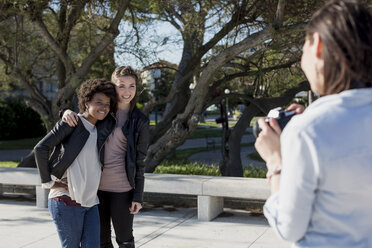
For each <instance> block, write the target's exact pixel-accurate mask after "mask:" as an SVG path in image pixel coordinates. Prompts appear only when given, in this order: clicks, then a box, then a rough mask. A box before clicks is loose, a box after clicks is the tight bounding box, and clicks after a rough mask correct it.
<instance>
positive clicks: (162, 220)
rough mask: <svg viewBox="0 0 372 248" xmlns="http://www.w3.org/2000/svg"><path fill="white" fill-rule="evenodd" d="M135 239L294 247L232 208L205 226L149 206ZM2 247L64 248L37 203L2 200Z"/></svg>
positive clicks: (191, 247) (233, 247) (151, 244)
mask: <svg viewBox="0 0 372 248" xmlns="http://www.w3.org/2000/svg"><path fill="white" fill-rule="evenodd" d="M134 236H135V240H136V247H141V248H209V247H210V248H220V247H221V248H222V247H224V248H225V247H228V248H240V247H241V248H243V247H244V248H248V247H249V248H289V247H290V244H289V243H287V242H284V241H281V240H279V239H278V238H277V237H276V236H275V234H274V232H273V230H272V229H271V228H270V227H269V226H268V224H267V222H266V219H265V218H264V217H263V216H262V215H259V216H257V215H254V214H251V213H249V212H247V211H241V210H231V209H225V213H223V214H222V215H220V216H219V217H217V218H216V219H214V220H213V221H210V222H200V221H198V220H197V217H196V209H194V208H174V207H172V206H163V207H154V206H145V208H144V209H143V211H141V212H140V213H139V214H138V215H136V216H135V218H134ZM114 240H115V237H113V241H114ZM0 247H4V248H5V247H6V248H49V247H53V248H54V247H60V245H59V239H58V236H57V233H56V228H55V225H54V223H53V221H52V220H51V217H50V215H49V213H48V210H47V209H40V208H36V207H35V202H30V201H15V200H4V199H0ZM115 247H117V245H116V244H115Z"/></svg>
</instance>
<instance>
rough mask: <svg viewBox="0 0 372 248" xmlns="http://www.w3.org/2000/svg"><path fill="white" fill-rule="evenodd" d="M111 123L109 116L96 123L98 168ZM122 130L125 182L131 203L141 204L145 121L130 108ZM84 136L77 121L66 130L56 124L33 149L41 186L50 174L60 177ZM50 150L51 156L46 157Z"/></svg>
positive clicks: (114, 120) (85, 137) (84, 130)
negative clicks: (125, 144)
mask: <svg viewBox="0 0 372 248" xmlns="http://www.w3.org/2000/svg"><path fill="white" fill-rule="evenodd" d="M60 114H61V115H62V114H63V111H62V112H61V113H60ZM115 124H116V118H115V117H114V115H113V114H112V113H110V114H109V115H107V117H106V118H105V119H104V120H102V121H98V122H97V124H96V127H97V147H98V153H99V158H100V162H101V164H102V165H103V164H104V154H105V152H104V145H105V142H106V140H107V138H108V136H109V135H110V134H111V133H112V132H113V130H114V128H115ZM122 131H123V134H124V136H125V137H126V139H127V144H128V147H127V152H126V153H125V166H126V167H125V169H126V173H127V177H128V181H129V183H130V185H131V186H132V187H133V189H134V193H133V201H135V202H139V203H142V202H143V190H144V185H145V177H144V171H145V164H144V159H145V157H146V153H147V147H148V144H149V119H148V118H147V117H146V116H145V115H144V114H143V113H142V112H141V111H140V110H138V109H137V108H134V109H133V110H132V111H131V112H130V113H129V116H128V120H127V121H126V122H125V124H124V126H123V128H122ZM88 137H89V132H88V131H87V130H86V129H85V127H84V125H83V123H82V122H81V120H80V119H79V121H78V125H77V126H76V127H70V126H69V125H68V124H67V123H64V122H62V121H59V122H58V123H57V124H56V125H55V126H54V128H53V129H52V131H50V132H49V133H48V134H47V135H46V136H45V137H44V138H43V139H42V140H41V141H40V142H39V143H38V144H37V145H36V146H35V148H34V153H35V160H36V164H37V167H38V168H39V172H40V177H41V181H42V183H46V182H49V181H50V180H51V177H50V175H54V176H56V177H57V178H61V177H62V176H63V174H64V173H65V171H66V170H67V168H68V167H69V166H70V165H71V163H72V162H73V161H74V159H75V158H76V156H77V155H78V154H79V152H80V151H81V149H82V148H83V146H84V144H85V142H86V141H87V139H88ZM53 149H54V150H53ZM52 150H53V152H52V155H51V156H50V157H49V153H50V151H52ZM123 156H124V154H123ZM48 158H49V159H48Z"/></svg>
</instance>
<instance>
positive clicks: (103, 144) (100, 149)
mask: <svg viewBox="0 0 372 248" xmlns="http://www.w3.org/2000/svg"><path fill="white" fill-rule="evenodd" d="M110 114H111V116H112V118H114V120H115V126H114V129H113V130H111V132H110V134H109V135H107V137H106V139H105V141H104V142H103V143H102V146H101V147H100V148H99V151H98V158H99V155H100V154H101V151H102V148H103V147H104V146H105V144H106V141H107V140H108V138H109V136H110V135H111V134H112V132H113V131H114V130H115V127H116V123H117V119H116V116H114V115H113V114H112V112H111V113H110ZM98 160H99V162H100V163H101V160H100V159H98ZM103 162H105V161H103ZM103 167H104V164H102V168H103Z"/></svg>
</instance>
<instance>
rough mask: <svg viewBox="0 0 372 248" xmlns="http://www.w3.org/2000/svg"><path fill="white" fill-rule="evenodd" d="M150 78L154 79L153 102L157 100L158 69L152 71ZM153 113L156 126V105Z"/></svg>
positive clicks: (159, 72)
mask: <svg viewBox="0 0 372 248" xmlns="http://www.w3.org/2000/svg"><path fill="white" fill-rule="evenodd" d="M152 77H153V78H154V97H155V101H157V100H158V94H157V86H158V80H159V79H160V77H161V71H160V69H154V70H153V74H152ZM154 112H155V125H156V124H158V105H157V103H156V104H155V107H154Z"/></svg>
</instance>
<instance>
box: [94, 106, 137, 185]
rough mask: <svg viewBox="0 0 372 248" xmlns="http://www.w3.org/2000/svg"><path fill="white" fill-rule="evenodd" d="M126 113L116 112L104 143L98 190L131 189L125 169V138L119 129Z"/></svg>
mask: <svg viewBox="0 0 372 248" xmlns="http://www.w3.org/2000/svg"><path fill="white" fill-rule="evenodd" d="M127 117H128V114H127V112H125V111H123V110H118V111H117V113H116V118H117V123H116V124H117V125H116V127H115V129H114V131H113V132H112V133H111V134H110V136H109V137H108V139H107V140H106V143H105V160H104V165H105V166H104V167H103V172H102V175H101V182H100V185H99V190H103V191H109V192H128V191H129V190H131V189H132V187H131V186H130V184H129V181H128V177H127V173H126V171H125V153H126V151H127V139H126V138H125V136H124V134H123V131H122V130H121V128H122V126H123V125H124V123H125V121H126V120H127Z"/></svg>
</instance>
